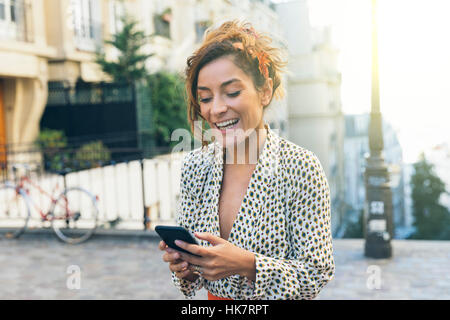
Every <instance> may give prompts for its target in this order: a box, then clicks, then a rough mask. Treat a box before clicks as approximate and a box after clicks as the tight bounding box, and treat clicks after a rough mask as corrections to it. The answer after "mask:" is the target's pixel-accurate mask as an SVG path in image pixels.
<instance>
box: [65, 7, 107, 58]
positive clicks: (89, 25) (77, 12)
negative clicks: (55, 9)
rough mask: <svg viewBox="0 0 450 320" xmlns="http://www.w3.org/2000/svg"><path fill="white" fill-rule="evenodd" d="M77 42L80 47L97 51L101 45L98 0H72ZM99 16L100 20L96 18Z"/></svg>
mask: <svg viewBox="0 0 450 320" xmlns="http://www.w3.org/2000/svg"><path fill="white" fill-rule="evenodd" d="M71 8H72V14H73V15H72V17H73V28H74V34H75V43H76V46H77V48H78V49H80V50H85V51H95V50H96V47H97V46H99V45H101V37H102V36H101V23H100V22H99V21H101V20H100V19H101V12H100V3H99V1H98V0H71ZM95 18H97V19H98V20H96V19H95Z"/></svg>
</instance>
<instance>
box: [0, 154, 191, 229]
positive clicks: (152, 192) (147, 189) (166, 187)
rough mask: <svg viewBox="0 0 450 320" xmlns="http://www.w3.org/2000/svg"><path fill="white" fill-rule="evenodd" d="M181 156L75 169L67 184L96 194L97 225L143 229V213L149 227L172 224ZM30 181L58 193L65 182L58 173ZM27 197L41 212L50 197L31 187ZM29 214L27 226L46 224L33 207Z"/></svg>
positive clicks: (47, 205) (175, 208) (177, 192)
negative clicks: (77, 170)
mask: <svg viewBox="0 0 450 320" xmlns="http://www.w3.org/2000/svg"><path fill="white" fill-rule="evenodd" d="M183 157H184V154H183V153H176V154H175V153H174V154H170V155H167V156H162V157H157V158H154V159H148V160H147V159H144V160H141V161H131V162H128V163H119V164H116V165H110V166H105V167H102V168H95V169H90V170H84V171H80V172H74V173H70V174H68V175H67V176H66V186H67V187H71V186H78V187H82V188H84V189H86V190H88V191H90V192H92V193H93V194H95V195H97V196H98V198H99V202H98V207H99V225H100V226H103V227H105V228H108V227H111V222H112V221H114V222H115V226H114V228H116V229H134V230H142V229H144V213H145V214H146V215H147V216H148V219H149V222H150V223H149V224H148V227H149V228H154V226H155V224H158V223H164V224H174V223H175V213H176V210H177V207H178V199H179V193H180V176H181V163H182V160H183ZM32 180H33V181H34V182H36V183H37V184H38V185H39V186H40V187H41V188H42V189H43V190H45V191H47V192H49V193H52V192H53V190H54V188H55V186H56V185H58V186H59V192H61V190H62V188H63V185H64V179H63V177H62V176H58V175H46V176H43V177H40V178H39V179H32ZM143 189H144V190H143ZM56 194H57V193H56V192H55V193H54V196H56ZM30 196H31V198H32V199H33V200H34V202H35V204H36V206H37V207H39V208H42V209H43V210H44V211H45V210H48V208H49V207H50V198H49V197H47V196H43V195H42V194H41V193H40V192H39V191H38V190H36V189H35V188H30ZM31 215H32V218H31V220H30V223H29V226H30V227H32V228H39V227H42V226H45V223H43V222H42V221H41V219H40V216H39V214H38V212H36V210H35V209H32V214H31ZM118 218H120V219H119V220H118ZM0 223H1V222H0Z"/></svg>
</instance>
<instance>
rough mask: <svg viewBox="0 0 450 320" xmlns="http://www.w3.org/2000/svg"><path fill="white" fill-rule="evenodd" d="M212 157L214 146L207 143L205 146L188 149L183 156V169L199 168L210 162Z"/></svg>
mask: <svg viewBox="0 0 450 320" xmlns="http://www.w3.org/2000/svg"><path fill="white" fill-rule="evenodd" d="M213 157H214V146H213V144H212V143H211V144H209V145H207V146H205V147H200V148H196V149H194V150H191V151H188V152H187V153H186V155H185V156H184V158H183V168H184V170H193V169H195V168H197V169H201V168H204V167H205V166H206V165H209V164H211V161H212V160H213Z"/></svg>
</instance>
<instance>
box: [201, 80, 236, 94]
mask: <svg viewBox="0 0 450 320" xmlns="http://www.w3.org/2000/svg"><path fill="white" fill-rule="evenodd" d="M233 82H241V80H239V79H236V78H233V79H231V80H228V81H225V82H224V83H222V84H221V85H220V87H221V88H223V87H226V86H227V85H229V84H232V83H233ZM197 89H198V90H208V91H211V89H209V88H208V87H198V88H197Z"/></svg>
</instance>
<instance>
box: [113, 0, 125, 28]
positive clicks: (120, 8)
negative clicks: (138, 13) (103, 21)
mask: <svg viewBox="0 0 450 320" xmlns="http://www.w3.org/2000/svg"><path fill="white" fill-rule="evenodd" d="M123 17H125V5H124V3H123V1H121V0H110V2H109V22H110V25H109V30H110V32H111V34H116V33H118V32H120V31H122V28H123V22H122V18H123Z"/></svg>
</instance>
